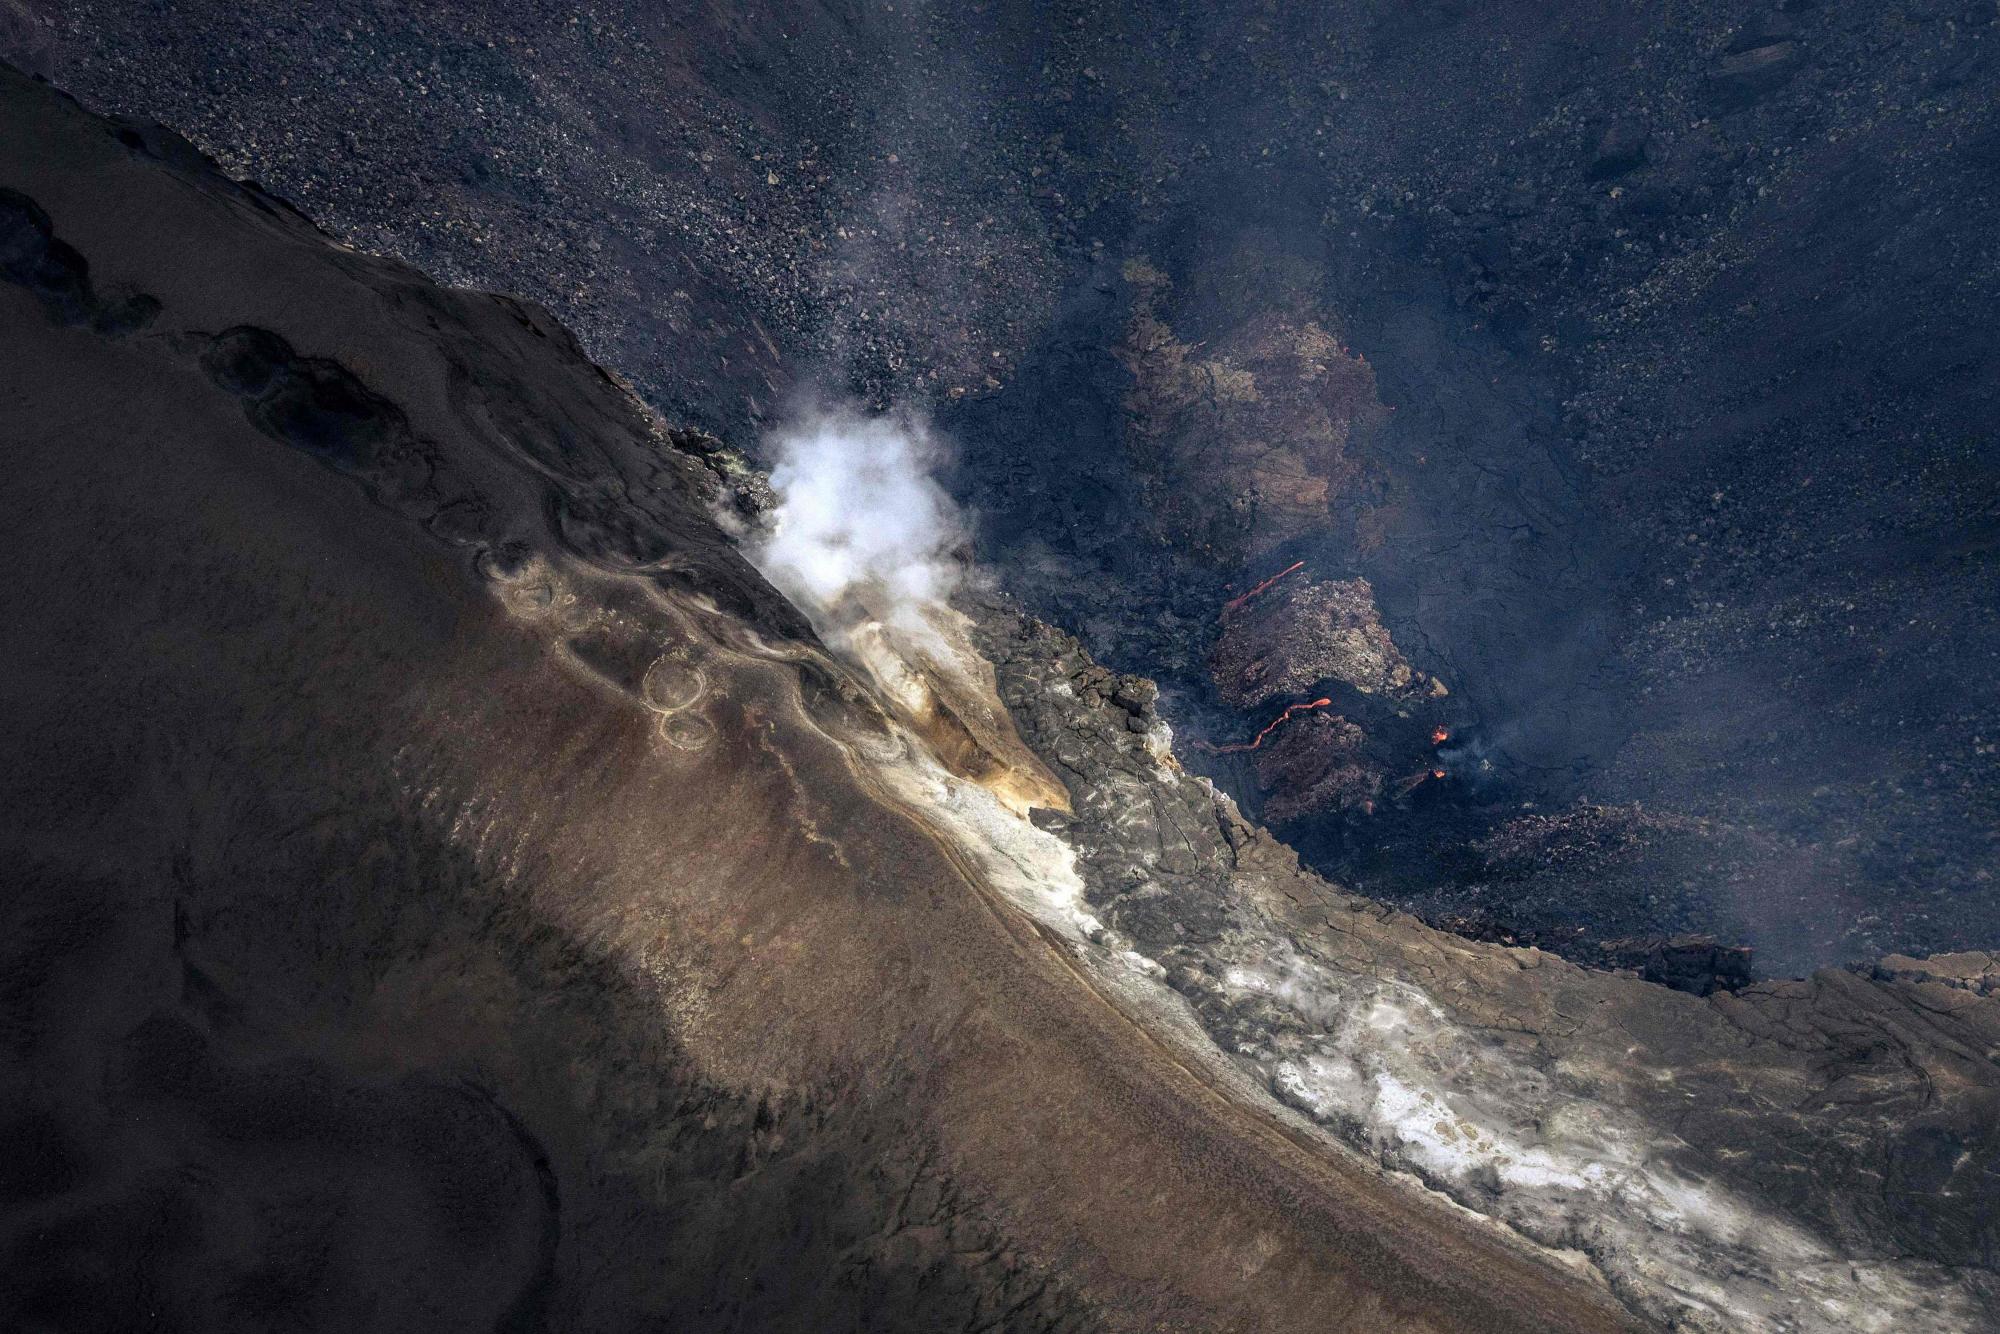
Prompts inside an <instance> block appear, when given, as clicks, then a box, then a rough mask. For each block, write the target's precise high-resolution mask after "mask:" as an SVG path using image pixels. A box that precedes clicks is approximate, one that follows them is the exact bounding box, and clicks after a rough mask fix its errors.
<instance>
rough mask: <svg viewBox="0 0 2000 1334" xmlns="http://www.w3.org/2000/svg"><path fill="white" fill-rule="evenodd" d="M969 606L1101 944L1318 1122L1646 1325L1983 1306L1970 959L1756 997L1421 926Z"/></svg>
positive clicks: (1030, 635)
mask: <svg viewBox="0 0 2000 1334" xmlns="http://www.w3.org/2000/svg"><path fill="white" fill-rule="evenodd" d="M978 613H979V618H980V622H981V628H982V643H983V644H984V645H985V647H986V649H987V651H988V652H989V653H990V654H991V655H992V656H993V658H994V660H995V662H996V664H997V667H998V672H999V679H1000V687H1001V692H1002V696H1003V698H1005V699H1006V701H1007V702H1008V704H1009V706H1010V707H1011V708H1012V709H1013V710H1014V712H1015V716H1016V718H1017V720H1018V722H1019V723H1020V727H1021V733H1022V735H1023V737H1024V738H1025V739H1026V740H1027V741H1028V742H1029V743H1030V744H1031V745H1033V746H1035V747H1036V748H1037V749H1038V750H1040V751H1041V753H1042V754H1044V755H1045V756H1047V757H1048V758H1049V759H1050V760H1051V761H1053V762H1054V763H1055V764H1056V765H1057V766H1058V768H1059V770H1060V772H1061V773H1063V775H1064V776H1065V779H1066V780H1067V781H1068V783H1069V787H1070V792H1071V797H1072V803H1073V806H1074V811H1073V813H1072V814H1071V815H1070V816H1069V817H1067V818H1065V819H1064V820H1062V821H1060V827H1061V829H1062V832H1063V835H1064V837H1065V838H1066V839H1067V840H1068V841H1069V842H1070V843H1071V844H1072V845H1073V846H1074V847H1075V848H1076V850H1077V853H1078V858H1079V865H1080V868H1081V869H1082V871H1083V873H1084V877H1085V882H1086V888H1085V893H1086V896H1087V899H1088V901H1089V903H1090V904H1091V906H1092V907H1093V909H1094V910H1095V911H1096V912H1097V913H1098V914H1099V915H1100V916H1101V917H1102V918H1103V920H1104V923H1105V925H1106V927H1107V928H1108V930H1109V932H1110V933H1111V935H1110V938H1112V939H1113V940H1114V941H1115V942H1116V943H1118V944H1121V945H1129V947H1130V948H1131V949H1133V950H1134V951H1136V952H1137V953H1139V954H1140V955H1142V956H1143V957H1144V958H1145V959H1147V960H1149V961H1151V963H1152V965H1153V966H1155V967H1156V968H1157V969H1158V974H1159V976H1160V977H1161V978H1162V979H1163V980H1164V982H1165V983H1166V985H1168V986H1171V987H1172V988H1173V989H1174V990H1175V991H1177V992H1178V993H1179V994H1180V995H1181V996H1182V997H1183V998H1184V999H1185V1000H1186V1002H1187V1004H1188V1005H1189V1007H1190V1008H1191V1009H1192V1011H1193V1014H1194V1016H1195V1017H1196V1019H1197V1021H1198V1022H1199V1023H1200V1024H1201V1025H1202V1027H1203V1028H1204V1030H1205V1031H1206V1032H1208V1033H1209V1034H1210V1035H1211V1036H1212V1037H1213V1039H1214V1040H1215V1042H1216V1043H1217V1044H1218V1045H1219V1046H1220V1047H1221V1048H1222V1049H1223V1050H1225V1051H1227V1052H1230V1053H1231V1054H1232V1055H1233V1056H1234V1058H1235V1059H1236V1060H1237V1061H1238V1062H1239V1063H1240V1064H1241V1065H1242V1066H1243V1067H1244V1069H1245V1070H1246V1071H1247V1072H1249V1073H1250V1075H1251V1076H1252V1077H1253V1078H1255V1079H1257V1080H1259V1081H1260V1082H1263V1083H1264V1084H1265V1085H1266V1086H1267V1087H1269V1088H1270V1089H1271V1091H1272V1092H1273V1094H1274V1095H1275V1096H1276V1097H1278V1098H1279V1099H1280V1100H1281V1101H1284V1102H1286V1103H1288V1104H1289V1105H1291V1106H1293V1107H1295V1108H1296V1109H1297V1110H1298V1111H1299V1112H1301V1113H1302V1114H1303V1115H1304V1116H1306V1117H1307V1118H1309V1119H1310V1120H1311V1121H1312V1122H1313V1123H1315V1124H1318V1125H1321V1126H1323V1127H1326V1128H1328V1129H1330V1130H1332V1131H1333V1132H1334V1133H1335V1134H1336V1135H1338V1136H1339V1137H1340V1138H1343V1139H1345V1140H1347V1141H1348V1142H1350V1143H1352V1144H1354V1145H1355V1146H1356V1147H1357V1148H1359V1149H1361V1150H1362V1151H1364V1152H1367V1153H1371V1154H1375V1155H1379V1156H1380V1158H1381V1159H1382V1161H1384V1162H1385V1163H1386V1164H1388V1165H1391V1166H1394V1167H1399V1168H1402V1169H1404V1170H1409V1171H1412V1172H1415V1173H1416V1174H1418V1175H1419V1176H1421V1177H1422V1178H1423V1179H1424V1180H1425V1181H1426V1182H1428V1183H1429V1184H1431V1185H1432V1186H1434V1187H1435V1188H1437V1189H1440V1190H1443V1191H1445V1192H1446V1193H1448V1194H1449V1195H1451V1196H1452V1197H1453V1198H1454V1199H1456V1200H1458V1201H1459V1202H1460V1203H1462V1204H1464V1205H1466V1206H1467V1207H1469V1208H1471V1209H1474V1210H1477V1211H1479V1212H1483V1213H1488V1214H1490V1215H1491V1216H1493V1217H1495V1218H1499V1219H1504V1220H1506V1221H1507V1222H1508V1223H1510V1224H1511V1225H1512V1226H1514V1227H1516V1228H1519V1229H1521V1230H1522V1231H1524V1232H1525V1233H1526V1234H1528V1235H1530V1236H1534V1237H1537V1238H1541V1239H1543V1240H1546V1241H1549V1242H1550V1243H1551V1244H1557V1245H1571V1244H1574V1243H1575V1242H1576V1241H1577V1239H1579V1238H1582V1239H1584V1240H1583V1242H1582V1246H1581V1249H1582V1251H1583V1253H1584V1254H1585V1255H1586V1256H1588V1258H1589V1261H1590V1263H1591V1264H1593V1265H1594V1266H1595V1267H1596V1268H1598V1269H1599V1270H1600V1272H1602V1273H1603V1275H1604V1276H1605V1278H1606V1279H1607V1280H1608V1281H1609V1283H1610V1284H1611V1286H1612V1287H1613V1289H1614V1290H1615V1291H1617V1292H1619V1293H1620V1295H1621V1296H1622V1297H1623V1298H1624V1299H1625V1300H1626V1301H1627V1302H1628V1303H1629V1304H1631V1305H1632V1306H1633V1307H1634V1308H1635V1309H1637V1310H1640V1311H1643V1312H1646V1313H1648V1314H1650V1315H1652V1316H1654V1317H1656V1318H1658V1319H1660V1320H1661V1321H1662V1322H1663V1323H1664V1324H1666V1325H1668V1326H1669V1327H1674V1328H1688V1329H1715V1330H1739V1329H1752V1328H1755V1329H1774V1330H1775V1329H1815V1330H1827V1331H1833V1330H1845V1329H1848V1328H1851V1327H1852V1326H1853V1323H1854V1322H1855V1321H1856V1320H1857V1319H1858V1320H1861V1321H1879V1322H1883V1323H1884V1324H1887V1325H1896V1326H1902V1327H1908V1328H1925V1329H1934V1330H1938V1331H1947V1330H1957V1329H1960V1328H1987V1327H1990V1326H1991V1324H1992V1322H1993V1321H1994V1319H1995V1317H1996V1314H2000V1309H1997V1308H1996V1303H2000V1285H1996V1283H1995V1280H1994V1275H1993V1270H1992V1260H1991V1257H1992V1255H1993V1253H1994V1252H1993V1247H1994V1246H1995V1244H1996V1241H2000V1236H1996V1233H1995V1228H1996V1226H2000V1217H1996V1215H1995V1214H1994V1212H1993V1210H1992V1209H1991V1208H1990V1207H1989V1204H1990V1200H1991V1199H1992V1198H1993V1192H1994V1191H1995V1190H1996V1189H2000V1063H1996V1061H1995V1053H1996V1051H2000V1045H1996V1044H2000V969H1996V966H1995V964H1994V961H1993V959H1992V958H1991V957H1989V956H1988V955H1986V954H1984V953H1972V954H1962V955H1946V956H1938V957H1936V958H1933V959H1927V960H1915V959H1909V958H1890V959H1885V960H1883V961H1882V962H1881V963H1880V964H1879V965H1876V966H1875V967H1874V968H1872V969H1870V970H1865V971H1863V972H1851V971H1846V970H1827V971H1823V972H1821V973H1818V974H1815V975H1814V976H1813V977H1812V978H1810V979H1808V980H1806V981H1800V982H1779V983H1751V982H1750V981H1749V979H1748V977H1747V960H1746V959H1745V958H1744V957H1743V956H1742V953H1741V952H1740V951H1736V950H1731V949H1729V948H1727V947H1719V946H1717V945H1715V943H1714V942H1713V941H1696V940H1690V939H1679V940H1658V939H1655V940H1648V941H1636V940H1634V941H1621V942H1618V943H1617V944H1616V946H1615V948H1613V949H1612V950H1609V951H1607V954H1609V955H1610V956H1611V959H1610V960H1609V961H1611V962H1616V963H1618V964H1620V965H1621V966H1625V967H1629V968H1632V969H1634V970H1637V971H1641V972H1643V973H1645V974H1646V975H1648V976H1649V977H1651V978H1653V979H1654V980H1640V979H1639V978H1634V977H1631V976H1612V975H1609V974H1606V973H1603V972H1590V971H1585V970H1582V969H1578V968H1575V967H1573V966H1571V965H1569V964H1566V963H1564V962H1562V961H1561V960H1559V959H1557V958H1555V957H1553V956H1551V955H1548V954H1545V953H1543V952H1542V951H1540V950H1537V949H1532V948H1530V949H1507V948H1502V947H1500V946H1498V945H1489V944H1472V943H1469V942H1466V941H1464V940H1460V939H1456V938H1454V937H1451V936H1448V935H1444V934H1442V933H1439V932H1436V931H1433V930H1431V929H1430V928H1427V927H1425V926H1423V925H1422V924H1421V923H1419V922H1417V921H1416V920H1415V919H1413V918H1410V917H1408V916H1405V915H1403V914H1401V913H1397V912H1394V911H1392V910H1389V909H1387V908H1385V907H1384V906H1383V905H1380V904H1377V903H1372V902H1369V901H1367V900H1364V899H1359V898H1355V897H1353V896H1351V895H1348V894H1345V893H1343V892H1341V891H1340V890H1338V889H1336V888H1334V887H1332V886H1330V885H1328V884H1326V883H1325V882H1323V881H1321V880H1319V879H1318V878H1317V877H1316V876H1313V875H1312V874H1311V873H1310V872H1306V871H1302V870H1301V869H1300V867H1299V865H1298V862H1297V859H1296V857H1295V856H1294V855H1293V854H1292V853H1290V851H1289V850H1287V849H1286V848H1284V847H1283V846H1282V845H1281V844H1278V843H1277V842H1275V841H1274V840H1272V839H1271V837H1270V836H1269V835H1268V834H1266V833H1264V832H1263V831H1262V830H1259V829H1257V828H1255V827H1254V826H1252V825H1250V824H1248V823H1247V822H1245V821H1244V820H1243V819H1242V817H1241V816H1240V815H1238V814H1237V812H1236V809H1235V807H1234V805H1233V804H1232V803H1231V802H1230V801H1229V800H1228V799H1227V798H1226V797H1221V796H1219V795H1217V794H1216V793H1215V790H1214V789H1213V788H1212V787H1211V786H1209V785H1208V784H1206V783H1205V782H1203V781H1201V780H1198V779H1195V778H1192V777H1190V776H1188V775H1187V774H1185V773H1183V772H1181V771H1179V770H1178V768H1177V767H1176V766H1174V765H1173V764H1172V762H1171V761H1170V760H1166V759H1163V758H1162V757H1163V754H1164V751H1163V748H1162V747H1161V745H1160V739H1159V738H1158V737H1152V738H1135V737H1132V736H1130V735H1129V734H1127V733H1126V732H1125V730H1124V729H1123V728H1121V727H1111V726H1104V725H1102V724H1101V722H1100V720H1099V715H1101V714H1102V713H1103V712H1105V706H1104V705H1103V704H1101V703H1099V702H1095V701H1093V700H1092V699H1091V698H1090V697H1089V696H1087V695H1082V694H1078V693H1075V692H1071V691H1064V690H1061V689H1053V688H1051V687H1052V685H1053V684H1054V683H1055V682H1057V681H1061V680H1067V679H1070V678H1072V677H1073V676H1074V674H1075V673H1076V672H1077V671H1078V670H1079V669H1080V668H1081V669H1083V670H1088V668H1087V663H1085V662H1083V660H1082V659H1081V656H1080V655H1081V650H1080V648H1079V646H1078V645H1077V644H1076V641H1075V640H1073V639H1071V638H1070V637H1069V636H1066V635H1063V634H1061V633H1060V632H1056V631H1052V630H1050V629H1048V628H1047V627H1046V626H1042V625H1039V624H1037V623H1036V622H1034V621H1033V620H1031V619H1029V618H1027V617H1024V616H1023V615H1022V614H1021V613H1020V611H1019V610H1018V608H1017V607H1015V606H1013V605H1011V604H1009V603H1007V602H1005V601H1002V600H998V599H987V600H985V601H983V602H982V603H981V604H980V606H979V608H978ZM1656 983H1664V984H1665V985H1658V984H1656ZM1670 987H1671V988H1677V989H1673V990H1670V989H1669V988H1670ZM1690 992H1691V993H1694V994H1692V995H1690V994H1683V993H1690ZM1697 996H1700V997H1703V998H1704V999H1697V998H1696V997H1697ZM1947 1090H1948V1091H1947ZM1638 1146H1644V1147H1638ZM1836 1255H1843V1256H1847V1257H1849V1259H1847V1260H1835V1259H1833V1257H1834V1256H1836ZM1891 1256H1900V1257H1904V1260H1903V1261H1902V1262H1900V1263H1907V1262H1908V1261H1910V1260H1912V1259H1914V1258H1916V1257H1923V1259H1922V1261H1921V1262H1919V1263H1916V1264H1914V1265H1913V1266H1912V1267H1911V1268H1908V1269H1906V1270H1902V1271H1901V1272H1900V1273H1899V1272H1898V1271H1897V1270H1896V1268H1895V1266H1896V1264H1897V1263H1899V1262H1897V1261H1891V1260H1889V1259H1888V1257H1891ZM1961 1266H1963V1267H1961ZM1685 1283H1692V1284H1694V1285H1696V1286H1698V1287H1700V1288H1701V1290H1702V1291H1703V1292H1704V1293H1705V1294H1706V1295H1705V1296H1704V1297H1703V1298H1701V1299H1697V1300H1694V1301H1689V1300H1688V1298H1687V1293H1688V1291H1689V1290H1690V1289H1688V1288H1687V1287H1684V1286H1682V1285H1683V1284H1685ZM1655 1285H1664V1288H1665V1289H1666V1291H1662V1289H1661V1287H1657V1286H1655ZM1849 1285H1854V1286H1849ZM1954 1285H1957V1286H1956V1289H1955V1295H1953V1291H1954ZM1669 1292H1670V1293H1671V1294H1672V1295H1668V1293H1669Z"/></svg>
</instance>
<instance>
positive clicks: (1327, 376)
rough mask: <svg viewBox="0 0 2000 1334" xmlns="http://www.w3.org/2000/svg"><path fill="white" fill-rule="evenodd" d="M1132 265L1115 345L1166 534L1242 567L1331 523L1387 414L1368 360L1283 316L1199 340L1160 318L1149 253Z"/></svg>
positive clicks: (1157, 275) (1133, 443)
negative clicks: (1122, 328) (1127, 318)
mask: <svg viewBox="0 0 2000 1334" xmlns="http://www.w3.org/2000/svg"><path fill="white" fill-rule="evenodd" d="M1124 272H1125V278H1126V280H1127V281H1128V282H1129V283H1130V284H1131V285H1132V287H1133V289H1134V292H1135V296H1134V303H1135V309H1134V312H1133V315H1132V321H1131V325H1130V327H1129V328H1128V329H1127V331H1126V336H1125V339H1124V341H1123V343H1121V344H1120V345H1119V347H1118V348H1117V349H1116V351H1117V355H1118V358H1119V360H1120V362H1122V363H1123V365H1124V367H1125V369H1126V370H1127V371H1128V372H1129V373H1130V374H1131V377H1132V387H1131V389H1130V391H1129V392H1128V393H1127V394H1126V396H1125V412H1126V417H1127V425H1126V432H1127V441H1126V448H1127V451H1128V453H1129V455H1130V457H1131V460H1132V466H1133V469H1134V471H1135V472H1136V473H1137V474H1138V475H1139V477H1140V478H1141V481H1142V486H1143V491H1144V497H1145V503H1146V506H1147V509H1148V510H1149V512H1150V513H1151V515H1152V517H1153V520H1154V522H1155V523H1156V524H1157V525H1158V526H1159V529H1160V531H1161V533H1162V534H1163V535H1164V536H1165V537H1166V538H1167V540H1168V541H1169V542H1170V543H1171V544H1172V545H1173V546H1174V547H1176V548H1177V549H1179V550H1181V551H1183V552H1186V553H1188V554H1190V555H1193V556H1195V557H1196V558H1197V559H1199V560H1202V561H1204V562H1207V563H1210V564H1213V565H1217V566H1220V567H1223V568H1234V567H1235V566H1237V565H1240V564H1241V563H1242V562H1243V561H1245V560H1247V559H1249V558H1251V557H1254V556H1257V555H1260V554H1262V553H1263V552H1266V551H1268V550H1269V549H1271V548H1272V547H1275V546H1279V545H1281V544H1283V543H1285V542H1287V541H1290V540H1292V539H1294V538H1297V537H1300V536H1303V535H1306V534H1310V533H1317V532H1319V531H1320V530H1321V529H1323V528H1324V527H1325V526H1326V524H1327V523H1328V521H1329V519H1330V518H1331V515H1332V507H1333V504H1334V501H1335V499H1336V498H1337V497H1338V496H1339V495H1340V493H1341V492H1342V491H1343V490H1344V489H1346V488H1348V487H1350V486H1351V485H1352V484H1353V483H1354V482H1355V480H1356V479H1357V477H1358V476H1359V475H1360V470H1361V465H1360V462H1359V459H1358V458H1357V456H1356V451H1355V444H1356V441H1355V437H1356V436H1357V435H1362V434H1365V433H1366V432H1367V431H1369V430H1370V429H1372V428H1373V426H1374V425H1375V424H1376V423H1377V422H1378V420H1379V418H1380V417H1381V415H1382V406H1381V404H1380V403H1379V402H1378V401H1377V400H1376V397H1375V378H1374V373H1373V372H1372V371H1370V370H1369V369H1368V365H1367V363H1366V362H1364V361H1362V360H1360V359H1359V358H1357V357H1356V356H1354V355H1353V354H1352V353H1351V352H1350V351H1349V350H1348V349H1347V348H1345V347H1343V346H1342V345H1341V343H1340V340H1339V339H1338V338H1336V337H1334V335H1332V334H1331V333H1329V332H1328V331H1327V330H1326V329H1324V328H1323V327H1321V326H1320V325H1319V324H1317V323H1315V322H1313V321H1311V320H1300V319H1296V318H1292V317H1288V316H1286V315H1283V314H1280V313H1276V312H1271V313H1267V314H1264V315H1260V316H1258V317H1256V318H1253V319H1251V320H1249V321H1246V322H1245V323H1243V324H1241V325H1238V326H1237V327H1235V328H1233V329H1230V330H1228V331H1227V332H1225V333H1223V334H1221V335H1220V336H1219V337H1217V338H1215V339H1213V340H1210V341H1208V342H1205V343H1204V344H1203V345H1201V346H1195V345H1191V344H1189V343H1187V342H1185V341H1183V340H1182V339H1181V338H1180V337H1179V336H1178V335H1176V334H1175V332H1174V330H1173V328H1172V327H1171V326H1170V325H1169V324H1168V323H1167V322H1166V319H1165V318H1164V317H1165V314H1166V309H1165V308H1166V305H1167V298H1168V291H1169V288H1170V286H1171V284H1170V283H1169V282H1168V280H1167V278H1166V276H1165V275H1164V274H1162V273H1161V272H1160V271H1159V270H1157V269H1155V268H1154V267H1152V265H1151V264H1149V263H1148V262H1147V261H1145V260H1144V259H1135V260H1133V261H1131V262H1129V263H1128V264H1127V265H1126V266H1125V270H1124Z"/></svg>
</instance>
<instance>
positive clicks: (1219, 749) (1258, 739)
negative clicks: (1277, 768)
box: [1197, 699, 1333, 755]
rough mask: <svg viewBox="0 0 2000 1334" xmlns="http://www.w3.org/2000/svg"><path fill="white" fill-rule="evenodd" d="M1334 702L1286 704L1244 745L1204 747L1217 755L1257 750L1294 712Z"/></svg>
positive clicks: (1315, 701)
mask: <svg viewBox="0 0 2000 1334" xmlns="http://www.w3.org/2000/svg"><path fill="white" fill-rule="evenodd" d="M1332 703H1333V701H1332V700H1330V699H1316V700H1314V701H1313V702H1312V703H1310V704H1288V705H1286V706H1285V711H1284V712H1283V713H1281V714H1279V715H1278V716H1277V717H1275V718H1273V719H1272V720H1271V721H1270V722H1269V723H1268V724H1267V725H1266V726H1265V728H1264V730H1263V731H1261V732H1259V733H1258V734H1257V735H1256V736H1254V737H1252V738H1251V739H1250V740H1249V741H1247V742H1245V743H1243V744H1242V745H1238V746H1209V745H1203V746H1202V749H1203V750H1206V751H1209V752H1211V753H1212V754H1216V755H1234V754H1237V753H1238V752H1240V751H1246V750H1255V749H1257V747H1259V746H1261V745H1263V744H1264V738H1265V737H1267V736H1269V735H1271V733H1273V732H1275V731H1277V730H1278V729H1279V728H1280V727H1283V726H1284V725H1285V724H1286V723H1288V722H1290V721H1291V717H1292V715H1293V714H1295V713H1311V712H1312V711H1313V710H1314V709H1324V708H1326V707H1327V706H1329V705H1330V704H1332ZM1197 744H1199V743H1197Z"/></svg>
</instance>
